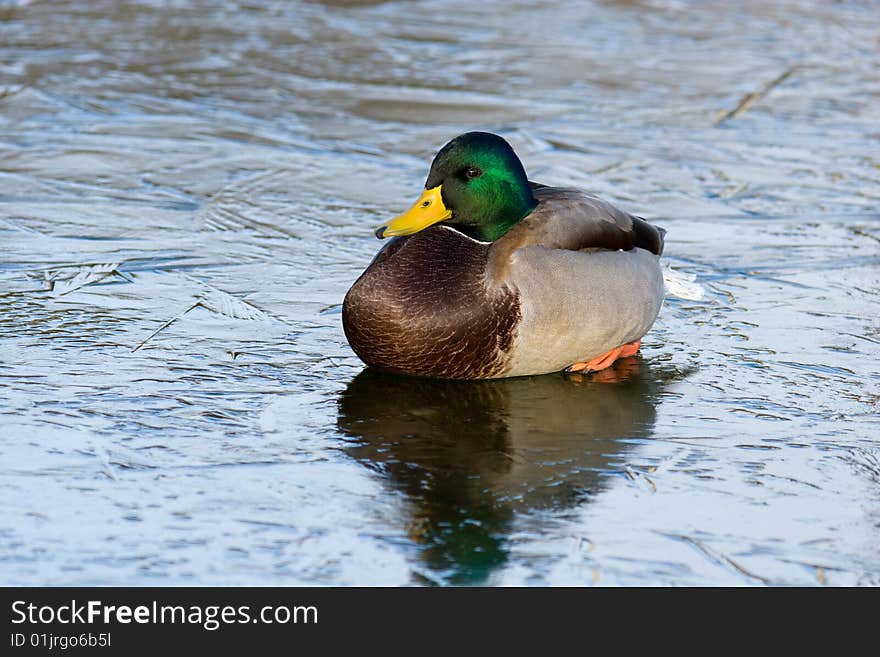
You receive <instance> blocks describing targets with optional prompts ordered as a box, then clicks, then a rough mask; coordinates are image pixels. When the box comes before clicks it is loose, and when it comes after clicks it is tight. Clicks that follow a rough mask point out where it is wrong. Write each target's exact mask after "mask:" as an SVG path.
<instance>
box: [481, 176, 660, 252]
mask: <svg viewBox="0 0 880 657" xmlns="http://www.w3.org/2000/svg"><path fill="white" fill-rule="evenodd" d="M532 186H533V191H534V195H535V198H536V199H538V207H537V208H535V210H534V211H533V212H532V213H531V214H530V215H529V216H528V217H526V218H525V219H523V220H522V221H521V222H520V223H519V224H518V225H517V226H515V227H514V228H513V229H512V230H511V231H510V232H508V233H507V234H506V235H504V237H502V238H501V239H499V240H497V241H496V242H495V243H494V244H493V248H492V251H493V252H494V253H493V254H492V261H493V262H492V267H493V268H495V267H499V266H501V267H502V268H503V262H504V260H506V259H507V258H508V257H509V256H510V254H511V253H512V252H513V251H515V250H516V249H520V248H524V247H527V246H544V247H546V248H549V249H563V250H566V251H581V250H583V249H608V250H612V251H616V250H623V251H628V250H630V249H633V248H641V249H644V250H646V251H649V252H650V253H653V254H655V255H660V254H661V253H662V252H663V237H664V235H665V233H666V231H665V230H663V229H662V228H660V227H658V226H653V225H651V224H649V223H648V222H647V221H645V220H644V219H641V218H640V217H636V216H634V215H631V214H629V213H627V212H624V211H623V210H620V209H618V208H616V207H614V206H613V205H611V204H610V203H608V202H607V201H605V200H603V199H601V198H599V197H598V196H594V195H592V194H589V193H587V192H583V191H581V190H577V189H568V188H562V187H547V186H545V185H540V184H538V183H532Z"/></svg>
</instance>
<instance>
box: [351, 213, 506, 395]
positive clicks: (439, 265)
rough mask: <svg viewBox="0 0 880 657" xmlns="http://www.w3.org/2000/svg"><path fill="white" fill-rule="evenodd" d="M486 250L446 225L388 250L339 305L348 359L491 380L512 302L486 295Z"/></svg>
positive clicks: (499, 365)
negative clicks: (348, 347)
mask: <svg viewBox="0 0 880 657" xmlns="http://www.w3.org/2000/svg"><path fill="white" fill-rule="evenodd" d="M489 246H490V245H489V243H487V242H479V241H477V240H473V239H471V238H470V237H467V236H466V235H464V234H462V233H460V232H458V231H456V230H454V229H452V228H449V227H446V226H432V227H431V228H428V229H426V230H423V231H421V232H419V233H416V234H414V235H411V236H407V237H403V238H398V239H397V240H395V241H394V242H392V243H391V244H388V245H387V246H386V247H385V248H384V249H382V251H380V253H379V254H378V255H377V256H376V258H375V259H374V260H373V263H372V264H371V265H370V266H369V267H368V268H367V270H366V271H365V272H364V273H363V274H362V275H361V277H360V278H359V279H358V281H357V282H356V283H355V284H354V285H353V286H352V288H351V290H349V292H348V294H347V295H346V298H345V301H344V303H343V309H342V314H343V317H342V319H343V327H344V329H345V333H346V337H348V340H349V343H350V344H351V346H352V348H353V349H354V351H355V353H357V355H358V356H359V357H360V358H361V359H362V360H363V361H364V362H366V363H367V364H368V365H372V366H374V367H379V368H382V369H388V370H394V371H399V372H405V373H408V374H417V375H422V376H434V377H444V378H488V377H491V376H497V375H498V374H499V373H500V372H501V371H502V370H503V361H504V358H505V356H506V351H507V350H509V349H510V345H511V342H512V339H513V334H514V331H515V327H516V323H517V321H518V319H519V315H518V303H519V300H518V298H517V297H516V295H515V294H514V293H512V292H511V291H510V290H509V289H507V288H504V289H488V288H487V286H486V276H485V268H486V262H487V258H488V251H489Z"/></svg>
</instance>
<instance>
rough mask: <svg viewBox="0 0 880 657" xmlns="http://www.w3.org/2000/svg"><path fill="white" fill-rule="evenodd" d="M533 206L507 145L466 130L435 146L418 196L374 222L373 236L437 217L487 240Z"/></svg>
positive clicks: (405, 230)
mask: <svg viewBox="0 0 880 657" xmlns="http://www.w3.org/2000/svg"><path fill="white" fill-rule="evenodd" d="M537 205H538V201H537V200H536V199H535V197H534V195H533V194H532V189H531V187H530V186H529V180H528V178H527V177H526V172H525V169H523V165H522V163H521V162H520V161H519V158H518V157H517V156H516V153H514V152H513V149H512V148H511V147H510V144H508V143H507V142H506V141H504V139H502V138H501V137H499V136H498V135H493V134H492V133H489V132H468V133H466V134H463V135H460V136H458V137H456V138H455V139H453V140H452V141H451V142H449V143H448V144H446V146H444V147H443V148H441V149H440V152H439V153H437V156H436V157H435V158H434V161H433V162H432V163H431V171H430V173H429V174H428V180H427V181H426V182H425V191H424V193H423V194H422V195H421V196H420V197H419V200H418V201H416V202H415V205H413V206H412V207H411V208H410V209H409V210H407V211H406V212H405V213H403V214H402V215H400V216H399V217H395V218H394V219H392V220H391V221H389V222H387V223H384V224H382V225H381V226H379V228H377V229H376V237H379V238H383V237H392V236H394V235H410V234H412V233H416V232H418V231H420V230H422V229H424V228H427V227H428V226H430V225H432V224H436V223H439V222H441V221H442V222H443V223H445V224H448V225H450V226H453V227H455V228H457V229H459V230H461V231H462V232H463V233H465V234H467V235H470V236H471V237H473V238H475V239H479V240H484V241H487V242H492V241H494V240H497V239H498V238H499V237H501V236H502V235H504V234H505V233H506V232H507V231H508V230H510V229H511V228H513V226H515V225H516V224H517V223H518V222H519V221H520V220H521V219H523V218H524V217H526V216H527V215H528V214H529V213H530V212H531V211H532V210H534V209H535V206H537Z"/></svg>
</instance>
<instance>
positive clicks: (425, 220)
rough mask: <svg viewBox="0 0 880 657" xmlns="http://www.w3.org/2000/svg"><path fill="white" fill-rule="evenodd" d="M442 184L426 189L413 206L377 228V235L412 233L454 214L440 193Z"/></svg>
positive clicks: (390, 235) (387, 235)
mask: <svg viewBox="0 0 880 657" xmlns="http://www.w3.org/2000/svg"><path fill="white" fill-rule="evenodd" d="M441 187H442V185H437V186H436V187H432V188H431V189H426V190H425V191H424V192H423V193H422V195H421V196H419V200H418V201H416V202H415V203H414V204H413V206H412V207H411V208H410V209H409V210H407V211H406V212H404V213H403V214H402V215H400V216H398V217H394V219H392V220H391V221H387V222H385V223H384V224H382V225H381V226H379V227H378V228H377V229H376V237H378V238H379V239H382V238H383V237H394V236H396V235H412V234H413V233H417V232H419V231H420V230H423V229H425V228H427V227H428V226H430V225H432V224H436V223H438V222H440V221H443V220H444V219H449V217H451V216H452V211H451V210H449V209H447V207H446V206H445V205H443V196H442V195H441V194H440V188H441Z"/></svg>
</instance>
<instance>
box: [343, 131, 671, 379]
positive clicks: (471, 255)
mask: <svg viewBox="0 0 880 657" xmlns="http://www.w3.org/2000/svg"><path fill="white" fill-rule="evenodd" d="M664 234H665V231H664V230H663V229H662V228H657V227H655V226H652V225H651V224H649V223H648V222H646V221H644V220H643V219H640V218H638V217H634V216H632V215H630V214H627V213H626V212H623V211H621V210H618V209H617V208H615V207H614V206H612V205H611V204H609V203H607V202H605V201H603V200H602V199H599V198H597V197H596V196H593V195H591V194H588V193H586V192H582V191H578V190H575V189H562V188H556V187H548V186H546V185H539V184H536V183H532V182H529V180H528V178H527V177H526V172H525V170H524V169H523V165H522V163H521V162H520V161H519V158H518V157H517V156H516V154H515V153H514V152H513V149H512V148H511V147H510V145H509V144H508V143H507V142H506V141H505V140H504V139H502V138H501V137H499V136H497V135H493V134H490V133H486V132H469V133H467V134H464V135H461V136H459V137H456V138H455V139H453V140H452V141H451V142H449V143H448V144H446V146H444V147H443V148H442V149H440V152H439V153H437V156H436V157H435V158H434V162H433V163H432V164H431V171H430V173H429V174H428V180H427V182H426V183H425V191H424V193H422V195H421V196H420V197H419V200H418V201H416V203H415V205H413V206H412V208H410V209H409V210H408V211H407V212H406V213H404V214H402V215H400V216H399V217H396V218H394V219H392V220H391V221H389V222H387V223H385V224H383V225H382V226H380V227H379V228H378V229H377V230H376V236H377V237H379V238H383V237H392V236H399V237H396V238H395V239H393V240H391V241H390V242H389V243H388V244H386V245H385V247H384V248H382V249H381V250H380V251H379V253H378V254H377V255H376V257H375V258H374V260H373V262H372V263H371V264H370V266H369V267H367V269H366V271H365V272H364V273H363V274H361V276H360V278H358V280H357V281H356V282H355V284H354V285H353V286H352V287H351V289H350V290H349V291H348V294H346V296H345V302H344V303H343V306H342V324H343V327H344V329H345V335H346V337H347V338H348V341H349V343H350V344H351V347H352V349H354V351H355V353H356V354H357V355H358V356H359V357H360V358H361V360H363V361H364V362H365V363H366V364H367V365H371V366H373V367H377V368H380V369H384V370H391V371H394V372H399V373H402V374H411V375H415V376H427V377H439V378H448V379H491V378H498V377H509V376H525V375H530V374H547V373H549V372H558V371H560V370H562V369H567V370H568V371H580V370H601V369H604V368H606V367H608V366H610V365H611V364H612V363H613V362H614V361H615V360H616V359H617V358H620V357H624V356H630V355H632V354H634V353H636V351H637V350H638V348H639V344H640V341H641V338H642V336H643V335H645V333H647V331H648V329H650V328H651V325H652V324H653V323H654V320H655V319H656V318H657V314H658V313H659V312H660V305H661V303H662V301H663V295H664V287H663V274H662V272H661V269H660V253H661V252H662V250H663V235H664ZM403 236H406V237H403Z"/></svg>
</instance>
